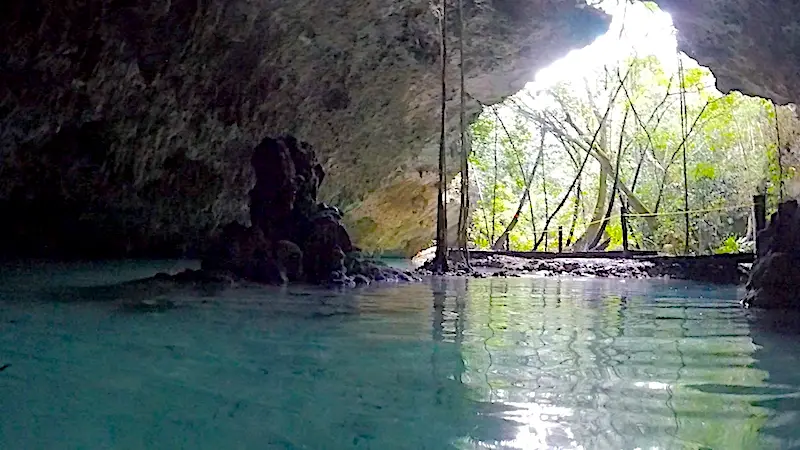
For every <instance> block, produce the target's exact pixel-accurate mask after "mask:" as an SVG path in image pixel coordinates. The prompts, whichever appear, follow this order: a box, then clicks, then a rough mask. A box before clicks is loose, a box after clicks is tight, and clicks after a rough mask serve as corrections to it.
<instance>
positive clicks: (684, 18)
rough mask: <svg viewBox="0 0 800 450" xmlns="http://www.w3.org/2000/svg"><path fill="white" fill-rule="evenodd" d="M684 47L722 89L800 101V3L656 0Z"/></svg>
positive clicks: (792, 0)
mask: <svg viewBox="0 0 800 450" xmlns="http://www.w3.org/2000/svg"><path fill="white" fill-rule="evenodd" d="M657 3H658V4H659V6H661V8H662V9H664V10H665V11H667V12H669V13H670V14H671V15H672V19H673V21H674V24H675V27H676V28H677V29H678V40H679V45H680V47H681V50H683V51H685V52H686V53H688V54H689V55H690V56H691V57H693V58H695V59H696V60H697V61H698V62H699V63H700V64H702V65H704V66H708V67H709V68H710V69H711V70H712V71H713V72H714V75H715V76H716V77H717V84H718V87H719V89H720V90H722V91H724V92H727V91H732V90H737V91H741V92H743V93H745V94H749V95H757V96H761V97H765V98H770V99H772V100H774V101H776V102H778V103H781V104H785V103H796V102H798V101H800V76H798V70H799V69H798V61H800V2H797V1H795V0H775V1H768V0H760V1H758V0H757V1H753V0H713V1H697V0H658V2H657Z"/></svg>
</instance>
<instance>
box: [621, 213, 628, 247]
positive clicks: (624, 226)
mask: <svg viewBox="0 0 800 450" xmlns="http://www.w3.org/2000/svg"><path fill="white" fill-rule="evenodd" d="M619 220H620V222H621V223H622V251H624V252H625V253H628V208H627V207H626V206H625V204H624V203H623V204H622V205H621V206H620V207H619Z"/></svg>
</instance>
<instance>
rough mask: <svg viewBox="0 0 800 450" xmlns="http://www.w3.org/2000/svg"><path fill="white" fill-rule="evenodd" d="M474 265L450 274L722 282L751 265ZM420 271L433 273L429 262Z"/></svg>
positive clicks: (664, 261)
mask: <svg viewBox="0 0 800 450" xmlns="http://www.w3.org/2000/svg"><path fill="white" fill-rule="evenodd" d="M470 263H471V268H467V267H466V266H465V265H464V264H463V263H461V262H459V261H451V263H450V264H451V267H452V270H451V271H450V272H448V273H447V275H454V276H472V277H476V278H484V277H521V276H542V277H553V276H573V277H598V278H634V279H646V278H668V279H679V280H694V281H702V282H711V283H719V284H743V283H744V282H745V281H746V280H747V272H748V266H747V265H746V264H741V263H739V262H737V260H736V259H734V258H725V257H719V258H713V257H709V258H703V257H700V258H672V257H658V256H656V257H648V258H609V257H602V256H598V257H592V258H586V257H581V258H577V257H576V258H570V257H558V258H526V257H520V256H512V255H506V254H500V253H498V254H494V255H486V254H482V255H479V256H478V255H475V256H472V257H471V258H470ZM420 273H423V274H432V273H433V272H431V271H430V266H429V264H428V263H426V264H424V265H423V266H422V268H421V269H420Z"/></svg>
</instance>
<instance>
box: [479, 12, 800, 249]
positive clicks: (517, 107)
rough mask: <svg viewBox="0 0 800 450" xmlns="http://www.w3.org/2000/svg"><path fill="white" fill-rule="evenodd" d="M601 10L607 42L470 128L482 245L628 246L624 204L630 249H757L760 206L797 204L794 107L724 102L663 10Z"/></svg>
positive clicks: (578, 54)
mask: <svg viewBox="0 0 800 450" xmlns="http://www.w3.org/2000/svg"><path fill="white" fill-rule="evenodd" d="M596 6H597V7H599V8H600V9H602V10H603V11H605V12H606V13H608V14H609V15H610V16H611V23H610V26H609V30H608V32H606V33H605V34H603V35H602V36H600V37H598V38H597V39H596V40H595V41H594V42H593V43H591V44H590V45H588V46H586V47H584V48H582V49H577V50H573V51H572V52H570V53H569V54H568V55H567V56H565V57H564V58H562V59H560V60H558V61H556V62H554V63H553V64H551V65H550V66H548V67H546V68H544V69H542V70H540V71H539V72H538V73H537V74H536V76H535V78H534V80H533V81H532V82H530V83H528V84H527V85H526V86H525V87H524V88H523V89H522V90H521V91H520V92H518V93H517V94H515V95H513V96H511V97H509V98H508V99H506V100H504V101H503V102H501V103H499V104H496V105H493V106H489V107H486V108H485V109H484V111H483V113H482V114H481V115H480V116H479V117H478V118H477V120H476V121H475V122H474V123H473V124H472V127H471V132H472V136H473V140H472V152H473V153H472V156H471V157H472V165H471V172H472V179H471V183H472V184H471V189H474V191H475V192H472V193H471V196H472V198H473V205H474V208H473V211H472V214H473V215H472V229H471V237H472V241H473V244H474V247H475V248H476V249H482V248H483V249H488V248H494V249H512V250H521V251H530V250H533V251H559V249H562V248H563V249H566V250H574V251H590V250H622V247H623V231H622V230H623V218H622V217H621V215H623V213H622V211H621V209H620V208H625V212H624V215H625V218H626V219H627V220H626V223H625V228H626V233H625V234H628V233H627V232H630V236H629V237H630V248H635V249H638V250H651V251H658V252H661V253H665V254H673V255H681V254H691V255H704V254H720V253H739V252H742V253H744V252H752V251H753V250H754V246H755V240H756V230H755V223H754V220H753V212H752V211H753V198H754V196H756V195H765V196H766V199H767V209H768V211H769V212H768V214H772V213H773V212H775V211H776V210H777V207H778V204H779V203H780V202H781V201H783V200H786V199H789V198H795V197H796V196H797V194H798V180H797V179H796V167H797V166H798V160H797V159H796V157H795V156H794V152H793V149H794V147H795V145H796V142H797V139H798V136H800V121H799V120H798V117H797V115H796V113H795V108H794V105H791V104H790V105H785V106H781V105H775V104H774V103H773V102H772V101H770V100H767V99H763V98H760V97H754V96H748V95H745V94H742V93H740V92H736V91H734V92H730V93H727V94H723V93H722V92H720V91H719V90H718V89H717V82H716V79H715V77H714V75H713V74H712V72H711V70H709V69H708V68H706V67H703V66H701V65H700V64H698V63H697V61H695V60H694V59H692V58H691V57H689V56H688V55H686V54H685V53H683V52H682V51H680V50H679V48H678V42H677V30H676V29H675V27H674V26H673V23H672V19H671V17H670V15H669V14H668V13H666V12H664V11H662V10H661V9H660V8H659V7H658V6H657V5H656V4H655V3H652V2H633V3H629V2H616V1H608V2H602V3H601V4H599V5H596ZM687 211H688V213H687ZM559 235H561V238H560V239H559Z"/></svg>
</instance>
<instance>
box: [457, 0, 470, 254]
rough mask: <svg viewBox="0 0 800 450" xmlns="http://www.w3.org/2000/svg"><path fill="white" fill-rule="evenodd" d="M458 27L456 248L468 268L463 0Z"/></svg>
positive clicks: (467, 152)
mask: <svg viewBox="0 0 800 450" xmlns="http://www.w3.org/2000/svg"><path fill="white" fill-rule="evenodd" d="M458 26H459V28H460V30H459V32H460V36H459V39H458V53H459V58H460V59H459V65H458V66H459V71H460V72H461V73H460V76H461V80H460V81H461V88H460V90H461V105H460V106H461V107H460V110H459V125H460V127H461V130H460V131H461V208H460V209H459V213H458V247H459V249H460V250H461V256H462V258H463V260H464V263H466V264H467V266H469V249H467V232H468V229H469V219H470V214H469V210H470V208H469V149H468V146H467V135H466V133H467V130H466V126H467V124H466V121H467V120H466V112H465V108H466V105H465V104H466V101H467V97H466V92H465V91H464V29H465V27H464V5H463V0H458Z"/></svg>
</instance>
